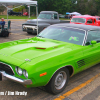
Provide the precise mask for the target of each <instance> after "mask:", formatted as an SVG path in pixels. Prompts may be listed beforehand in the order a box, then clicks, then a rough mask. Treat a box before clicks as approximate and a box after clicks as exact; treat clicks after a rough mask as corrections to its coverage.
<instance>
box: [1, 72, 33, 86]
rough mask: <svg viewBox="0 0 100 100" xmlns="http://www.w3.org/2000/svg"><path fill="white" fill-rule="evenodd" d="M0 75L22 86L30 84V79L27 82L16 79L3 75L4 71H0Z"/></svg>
mask: <svg viewBox="0 0 100 100" xmlns="http://www.w3.org/2000/svg"><path fill="white" fill-rule="evenodd" d="M0 73H2V77H5V78H7V79H10V80H12V81H15V82H18V83H20V84H23V85H30V84H32V81H31V80H30V79H28V80H24V79H20V78H17V77H15V76H12V75H9V74H7V73H5V71H0Z"/></svg>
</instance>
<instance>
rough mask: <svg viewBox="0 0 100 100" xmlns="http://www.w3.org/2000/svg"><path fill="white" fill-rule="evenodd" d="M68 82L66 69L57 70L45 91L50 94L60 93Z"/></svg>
mask: <svg viewBox="0 0 100 100" xmlns="http://www.w3.org/2000/svg"><path fill="white" fill-rule="evenodd" d="M68 80H69V71H68V69H67V68H62V69H59V70H58V71H57V72H56V73H55V74H54V76H53V77H52V79H51V80H50V82H49V83H48V84H47V85H46V86H45V88H46V90H47V91H48V92H50V93H52V94H58V93H60V92H62V91H63V90H64V89H65V87H66V85H67V83H68Z"/></svg>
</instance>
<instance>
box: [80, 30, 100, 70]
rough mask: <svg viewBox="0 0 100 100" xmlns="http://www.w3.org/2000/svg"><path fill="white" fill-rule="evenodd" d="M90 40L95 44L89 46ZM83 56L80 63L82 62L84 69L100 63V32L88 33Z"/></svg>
mask: <svg viewBox="0 0 100 100" xmlns="http://www.w3.org/2000/svg"><path fill="white" fill-rule="evenodd" d="M92 40H95V41H97V43H95V44H91V41H92ZM83 56H84V57H83V59H82V61H83V66H84V69H86V68H88V67H90V66H92V65H95V64H97V63H99V62H100V31H99V30H92V31H88V36H87V40H86V45H85V46H84V48H83ZM81 63H82V62H81Z"/></svg>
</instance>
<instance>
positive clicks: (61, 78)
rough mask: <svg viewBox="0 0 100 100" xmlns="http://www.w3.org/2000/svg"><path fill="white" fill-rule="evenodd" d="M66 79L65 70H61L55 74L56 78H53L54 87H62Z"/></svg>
mask: <svg viewBox="0 0 100 100" xmlns="http://www.w3.org/2000/svg"><path fill="white" fill-rule="evenodd" d="M66 80H67V74H66V72H64V71H61V72H60V73H58V75H57V76H56V79H55V88H56V89H61V88H63V86H64V85H65V83H66Z"/></svg>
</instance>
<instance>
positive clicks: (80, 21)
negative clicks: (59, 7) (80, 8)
mask: <svg viewBox="0 0 100 100" xmlns="http://www.w3.org/2000/svg"><path fill="white" fill-rule="evenodd" d="M71 22H77V23H85V22H86V19H85V18H72V19H71Z"/></svg>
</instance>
